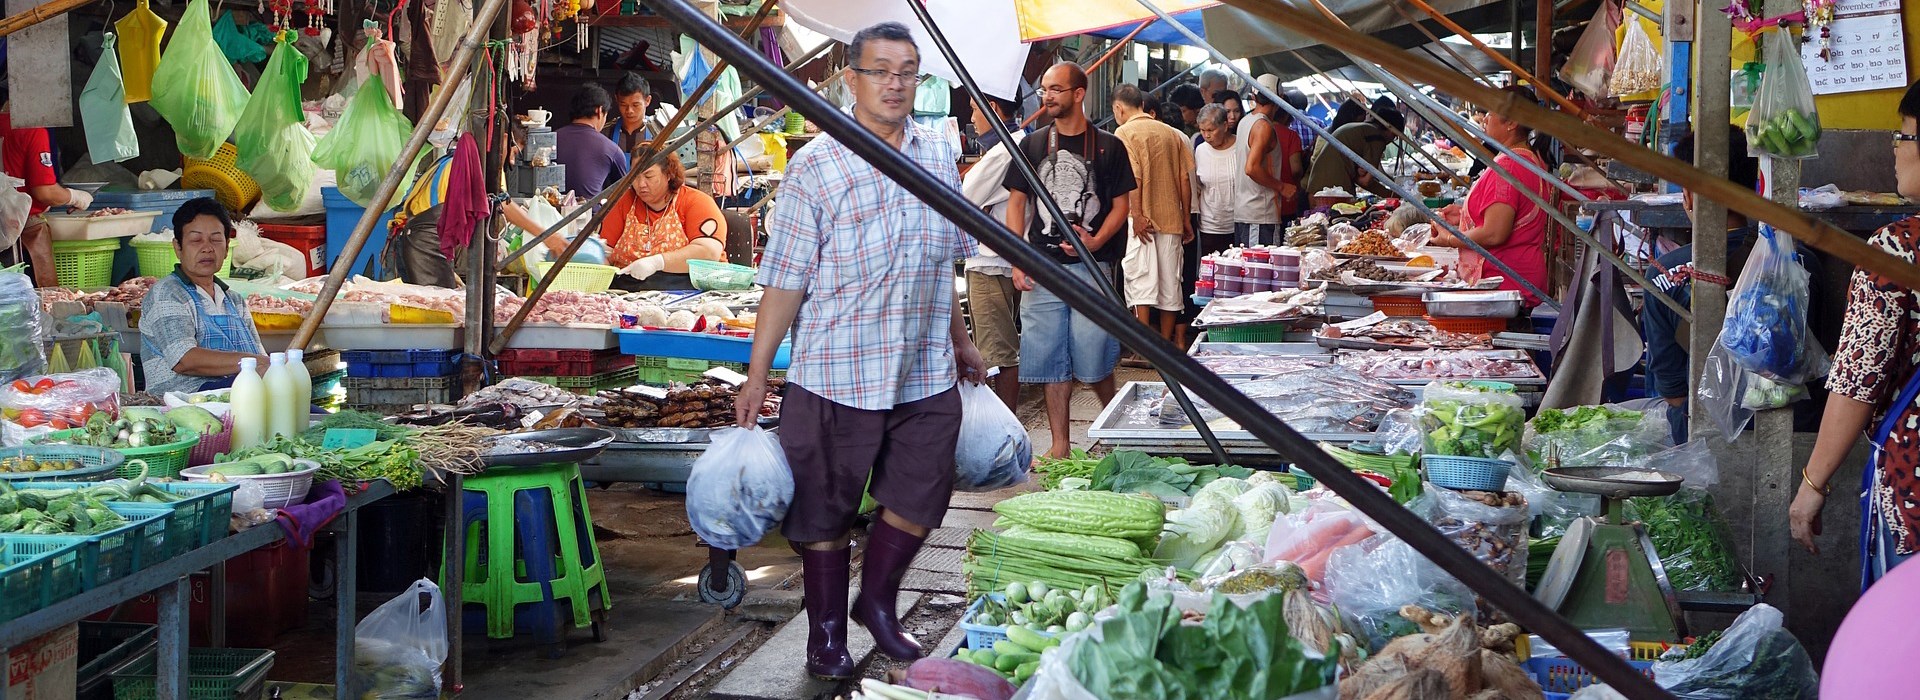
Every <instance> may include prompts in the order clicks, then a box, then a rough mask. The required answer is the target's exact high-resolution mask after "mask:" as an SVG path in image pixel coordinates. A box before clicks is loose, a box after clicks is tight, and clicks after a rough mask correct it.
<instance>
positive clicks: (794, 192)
mask: <svg viewBox="0 0 1920 700" xmlns="http://www.w3.org/2000/svg"><path fill="white" fill-rule="evenodd" d="M847 56H848V67H847V69H846V70H847V74H846V78H845V79H846V83H847V85H848V86H849V87H850V88H851V92H852V93H853V97H854V105H853V117H854V119H855V120H856V121H858V122H859V123H860V125H861V126H863V127H866V128H867V130H869V131H871V132H873V134H874V135H875V136H878V137H880V138H881V140H883V141H886V142H887V143H889V144H891V145H893V146H894V147H895V148H898V149H900V152H901V153H902V154H903V155H905V156H907V157H908V158H909V159H911V160H913V161H914V163H915V164H917V165H919V166H920V167H921V168H924V169H925V170H927V171H928V172H930V173H932V174H933V175H934V176H935V177H937V178H942V179H944V180H946V181H947V182H950V183H952V184H953V186H955V187H958V186H959V183H960V176H959V172H958V170H957V168H956V163H957V162H958V160H959V155H960V154H959V153H958V152H957V151H956V150H955V149H954V148H953V147H952V146H950V145H949V144H948V142H947V141H946V139H945V138H944V137H942V136H941V135H940V134H938V133H936V132H933V131H931V130H928V129H926V128H924V127H921V126H918V125H915V124H913V123H912V121H911V120H910V117H911V116H912V114H913V101H914V92H915V87H916V84H917V82H918V81H917V77H918V75H919V73H920V50H919V47H917V46H916V45H915V44H914V41H913V35H912V34H911V33H909V32H908V30H907V28H906V27H905V26H904V25H901V24H900V23H898V22H885V23H882V24H877V25H874V26H871V27H868V28H866V29H862V30H860V32H859V33H858V34H855V35H854V37H853V40H852V41H851V42H849V43H848V45H847ZM767 231H768V240H767V249H766V252H765V253H764V254H763V255H762V257H761V260H760V272H759V278H758V281H759V283H760V284H761V285H763V286H765V287H766V294H765V296H764V297H762V299H761V301H760V314H759V319H758V323H757V324H756V325H757V327H756V329H755V331H754V339H753V358H752V363H751V364H750V365H749V366H748V369H747V374H748V379H747V382H746V384H745V385H743V386H741V387H740V393H739V398H738V400H737V402H736V404H735V408H734V413H735V419H736V421H737V422H738V423H739V425H741V426H743V427H746V426H752V425H754V424H755V421H756V419H757V417H758V416H759V412H760V406H761V404H762V402H763V401H765V399H766V395H767V373H768V372H769V370H770V369H771V368H772V365H773V358H774V354H775V352H776V351H777V350H778V349H779V346H780V344H781V343H782V342H783V341H785V340H787V339H788V336H789V331H791V336H792V353H791V354H792V363H791V365H790V367H789V369H788V373H787V395H786V398H785V400H784V402H783V403H782V404H781V411H780V413H781V416H780V422H781V428H780V443H781V447H782V449H783V451H784V452H785V453H786V457H787V463H788V466H789V467H790V468H791V469H792V470H793V477H794V478H793V481H794V495H793V503H792V505H791V506H790V507H789V508H788V510H787V517H786V521H785V522H784V523H783V524H782V525H781V532H782V534H784V535H786V537H787V539H788V540H790V541H792V542H793V543H794V546H795V547H796V549H798V550H799V551H800V556H801V559H802V562H803V564H804V566H805V569H804V572H803V578H804V581H805V591H806V601H805V604H806V610H807V624H808V632H807V658H806V668H807V672H808V673H810V674H812V675H814V676H818V677H822V678H829V679H844V678H848V677H850V676H851V675H852V674H853V672H854V661H853V658H852V656H851V655H850V654H849V653H848V651H847V620H848V619H849V617H851V619H852V620H853V621H854V622H858V623H860V624H861V625H862V626H864V627H866V628H867V631H868V632H869V633H871V634H872V635H873V638H874V641H875V643H876V645H877V646H878V648H879V649H880V651H881V652H882V653H884V654H886V655H888V656H890V657H893V658H895V659H899V660H903V661H908V660H913V659H917V658H920V657H921V656H923V655H924V654H925V650H924V649H923V648H922V647H921V645H920V643H919V642H918V641H916V640H914V638H913V637H912V636H910V635H908V634H907V632H906V631H905V630H903V629H902V628H901V626H900V620H899V618H898V617H896V616H895V614H894V611H895V607H894V603H895V598H896V597H897V596H898V593H899V589H900V579H901V576H902V575H904V574H905V573H906V570H907V565H908V563H910V562H912V561H913V557H914V554H915V553H917V552H918V551H919V550H920V545H921V543H922V542H924V541H925V539H926V536H927V533H928V532H930V531H931V530H932V529H933V528H935V527H939V526H940V523H941V521H942V519H943V518H944V517H945V515H946V510H947V502H948V499H949V498H951V497H952V495H953V477H954V447H955V445H956V444H957V441H958V439H959V434H960V396H959V390H958V387H957V386H956V384H955V382H956V380H957V379H958V378H962V377H964V378H966V379H968V380H970V381H974V382H979V381H980V380H981V379H982V378H983V374H984V371H985V368H984V367H983V366H982V364H981V359H980V352H979V350H977V349H975V348H974V345H973V341H972V340H971V339H970V338H969V337H968V336H967V329H966V324H965V323H964V322H963V321H962V319H961V317H960V313H959V304H957V303H955V301H954V275H953V271H954V263H955V261H957V260H960V259H962V258H966V257H968V256H970V255H973V254H974V253H975V251H976V249H977V247H978V246H977V245H975V244H974V242H973V239H972V238H970V237H968V236H967V235H966V234H965V233H963V232H961V231H960V229H959V227H957V226H954V225H953V223H952V222H951V221H949V220H947V218H946V217H943V216H941V215H939V214H938V213H936V212H935V211H934V210H933V208H932V207H930V206H928V205H927V204H926V203H924V202H921V201H920V200H919V199H918V198H916V197H914V196H913V194H912V193H909V192H908V191H907V190H906V189H905V188H903V187H901V186H900V185H899V184H897V183H895V182H893V181H892V180H889V179H888V178H887V177H886V176H885V175H882V174H881V173H880V171H879V170H878V169H876V168H874V167H873V166H872V165H870V164H868V163H866V162H865V161H863V160H862V159H861V158H860V157H859V156H857V155H855V154H854V152H853V151H852V150H851V149H849V148H847V147H846V146H845V145H844V144H841V143H839V142H838V141H836V140H835V139H834V138H833V137H832V136H828V135H822V136H821V137H820V138H819V139H817V140H815V141H814V142H813V143H811V144H809V145H807V146H806V147H805V148H802V149H801V150H800V151H799V152H798V153H797V154H795V155H794V158H793V160H792V162H790V163H789V164H788V165H787V171H786V179H785V182H784V184H783V185H782V193H781V205H780V206H779V207H778V208H776V209H775V210H774V214H773V219H772V220H771V221H770V222H768V225H767ZM869 479H871V480H872V485H871V487H869V486H868V480H869ZM863 491H868V492H871V493H872V494H873V497H874V500H876V501H878V502H879V503H880V506H881V509H880V512H879V517H878V518H876V519H875V520H874V523H873V527H872V529H871V530H870V532H869V538H868V541H867V552H866V554H865V558H864V560H863V563H862V565H861V576H860V596H859V598H858V599H857V600H855V601H854V602H853V605H852V609H851V612H849V609H848V605H847V591H848V589H849V584H850V579H851V573H850V571H849V557H850V553H849V551H848V544H849V543H848V540H849V538H850V537H851V528H852V526H853V520H854V516H855V515H856V512H857V510H858V509H859V506H860V497H861V494H862V492H863Z"/></svg>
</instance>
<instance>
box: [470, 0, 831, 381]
mask: <svg viewBox="0 0 1920 700" xmlns="http://www.w3.org/2000/svg"><path fill="white" fill-rule="evenodd" d="M773 6H774V3H773V1H772V0H768V1H767V2H766V3H765V4H763V5H761V6H760V12H758V13H757V14H755V15H754V16H753V19H752V21H749V22H747V26H746V27H745V28H743V29H741V30H740V36H741V37H749V36H753V33H754V32H756V31H759V30H760V23H761V22H762V21H764V20H765V19H766V18H767V13H769V12H772V11H773ZM825 46H827V44H825V43H822V44H821V45H820V47H825ZM820 47H815V50H816V51H818V50H819V49H820ZM727 63H728V62H727V61H726V60H725V59H722V60H721V61H720V62H718V63H716V64H714V66H713V71H712V72H710V73H708V74H707V78H706V79H705V80H702V81H700V84H699V85H698V86H696V87H694V89H693V92H691V93H688V95H687V98H686V99H685V100H683V101H682V104H681V105H680V108H679V109H677V110H674V112H673V118H672V119H668V120H667V125H666V126H664V127H662V128H661V129H660V132H659V133H656V134H654V135H653V140H652V141H649V142H647V148H649V149H650V150H652V151H653V156H652V157H651V158H648V159H647V160H646V162H644V163H636V164H634V165H633V167H631V168H628V169H627V174H626V176H624V177H622V178H620V181H619V182H617V183H614V185H613V186H612V187H608V188H606V189H604V190H601V191H600V196H596V197H594V200H595V201H598V200H599V199H600V198H601V197H611V196H619V193H620V192H623V191H625V190H626V189H627V188H628V187H630V186H632V184H633V179H634V178H636V177H639V176H640V173H644V172H646V171H647V170H648V169H649V168H652V167H653V166H654V165H655V164H658V163H659V162H660V161H662V160H665V159H667V158H670V157H674V156H673V154H672V152H671V151H666V150H663V149H661V148H660V144H662V143H664V142H665V141H666V140H667V136H668V135H669V134H672V133H673V130H674V129H675V128H677V127H679V126H680V122H681V121H682V120H684V119H686V117H687V115H688V114H692V113H693V111H694V108H695V107H696V106H698V105H699V104H700V103H701V102H702V101H704V100H706V96H707V91H708V90H710V89H712V88H713V85H714V83H716V82H718V81H719V80H720V75H721V74H722V73H725V72H726V70H727ZM730 111H731V110H729V111H726V112H716V113H714V115H713V116H711V117H708V118H707V121H703V122H701V123H702V124H707V123H709V122H711V123H718V120H720V119H724V118H727V117H729V116H730V114H729V112H730ZM701 128H705V127H704V126H703V127H701ZM698 133H700V130H699V129H694V130H692V133H691V134H689V135H688V136H689V137H691V136H692V135H693V134H698ZM608 193H613V194H611V195H609V194H608ZM612 210H613V207H601V208H600V209H599V210H598V211H595V212H594V213H593V218H592V219H589V220H588V221H587V226H586V228H584V229H581V230H580V234H579V235H577V236H574V237H573V240H572V241H571V242H569V243H567V247H566V249H565V250H562V251H560V254H559V255H556V256H554V258H553V264H552V265H550V266H548V267H547V274H545V275H542V276H541V277H540V283H539V284H537V285H535V286H534V288H533V291H531V292H529V293H528V294H527V300H526V303H525V304H522V305H521V306H520V310H519V311H515V312H514V314H513V318H511V319H508V320H507V325H506V327H505V328H501V329H500V332H499V334H498V335H497V336H496V337H495V338H494V339H493V343H492V344H491V345H489V346H488V350H489V351H490V352H493V353H496V354H498V353H499V352H500V351H501V350H504V349H506V347H507V343H508V342H509V341H511V340H513V334H514V333H515V332H518V331H519V330H520V325H521V324H523V323H526V322H527V315H528V314H531V313H533V309H534V307H535V306H536V305H538V304H539V303H540V297H541V296H543V295H545V294H546V293H547V287H549V286H551V285H552V284H553V280H554V278H557V277H559V276H560V271H561V270H564V269H566V267H567V263H568V262H571V261H572V260H573V255H574V253H578V252H580V247H581V246H584V245H586V243H587V239H589V238H592V237H593V234H594V232H596V231H599V230H600V224H601V222H604V221H606V220H607V212H610V211H612ZM575 213H578V212H577V211H576V212H575ZM556 226H557V225H556ZM551 232H552V231H551V229H549V231H548V233H551ZM529 245H532V244H529Z"/></svg>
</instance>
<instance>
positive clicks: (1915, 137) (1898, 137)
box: [1893, 132, 1920, 148]
mask: <svg viewBox="0 0 1920 700" xmlns="http://www.w3.org/2000/svg"><path fill="white" fill-rule="evenodd" d="M1902 141H1913V142H1920V134H1902V133H1899V132H1895V133H1894V135H1893V145H1894V147H1895V148H1898V147H1899V146H1900V142H1902Z"/></svg>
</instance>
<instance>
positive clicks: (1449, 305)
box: [1420, 290, 1520, 318]
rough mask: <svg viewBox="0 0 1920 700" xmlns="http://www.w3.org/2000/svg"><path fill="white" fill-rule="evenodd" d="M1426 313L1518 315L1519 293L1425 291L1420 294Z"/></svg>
mask: <svg viewBox="0 0 1920 700" xmlns="http://www.w3.org/2000/svg"><path fill="white" fill-rule="evenodd" d="M1420 301H1422V302H1424V303H1426V305H1427V315H1429V316H1446V317H1453V318H1513V317H1515V316H1519V315H1520V293H1519V292H1516V291H1512V290H1496V291H1490V292H1427V293H1426V294H1422V295H1420Z"/></svg>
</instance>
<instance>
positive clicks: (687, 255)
mask: <svg viewBox="0 0 1920 700" xmlns="http://www.w3.org/2000/svg"><path fill="white" fill-rule="evenodd" d="M660 258H661V259H662V260H665V261H666V262H667V266H666V267H665V268H664V269H665V270H666V271H667V272H676V273H685V272H686V271H687V261H688V260H712V261H714V262H726V260H727V249H726V246H724V245H722V244H721V243H720V241H717V240H714V239H713V238H712V237H710V236H701V237H699V238H695V239H693V240H691V241H688V242H687V244H686V245H685V246H684V247H681V248H680V249H679V250H673V251H668V252H665V253H661V254H660Z"/></svg>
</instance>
